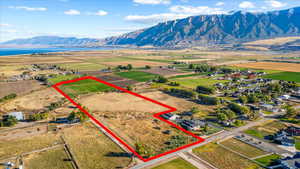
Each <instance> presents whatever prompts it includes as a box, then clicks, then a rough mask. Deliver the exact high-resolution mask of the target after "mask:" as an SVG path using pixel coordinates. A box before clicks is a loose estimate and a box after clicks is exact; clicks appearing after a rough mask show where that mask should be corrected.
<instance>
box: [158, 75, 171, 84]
mask: <svg viewBox="0 0 300 169" xmlns="http://www.w3.org/2000/svg"><path fill="white" fill-rule="evenodd" d="M156 82H158V83H166V82H168V79H167V78H165V77H163V76H158V77H157V80H156Z"/></svg>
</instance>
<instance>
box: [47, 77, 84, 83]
mask: <svg viewBox="0 0 300 169" xmlns="http://www.w3.org/2000/svg"><path fill="white" fill-rule="evenodd" d="M78 77H79V75H57V76H55V77H53V78H50V79H48V82H50V83H51V84H52V85H54V84H56V83H58V82H61V81H66V80H72V79H76V78H78Z"/></svg>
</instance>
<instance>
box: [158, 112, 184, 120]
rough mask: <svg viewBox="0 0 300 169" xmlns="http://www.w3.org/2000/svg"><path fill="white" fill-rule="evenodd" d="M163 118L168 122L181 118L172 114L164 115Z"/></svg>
mask: <svg viewBox="0 0 300 169" xmlns="http://www.w3.org/2000/svg"><path fill="white" fill-rule="evenodd" d="M161 117H162V118H164V119H166V120H172V121H173V120H177V119H179V118H180V116H178V115H177V114H171V113H166V114H162V115H161Z"/></svg>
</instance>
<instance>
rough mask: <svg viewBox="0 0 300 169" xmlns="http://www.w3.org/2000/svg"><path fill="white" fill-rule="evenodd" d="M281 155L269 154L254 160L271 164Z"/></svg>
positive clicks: (265, 164) (267, 164) (266, 164)
mask: <svg viewBox="0 0 300 169" xmlns="http://www.w3.org/2000/svg"><path fill="white" fill-rule="evenodd" d="M280 158H281V156H280V155H277V154H271V155H268V156H265V157H261V158H257V159H255V161H257V162H259V163H261V164H263V165H264V166H266V167H267V166H271V165H272V164H273V163H274V162H275V161H276V160H278V159H280Z"/></svg>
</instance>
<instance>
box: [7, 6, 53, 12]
mask: <svg viewBox="0 0 300 169" xmlns="http://www.w3.org/2000/svg"><path fill="white" fill-rule="evenodd" d="M9 8H12V9H21V10H25V11H47V8H44V7H28V6H10V7H9Z"/></svg>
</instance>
